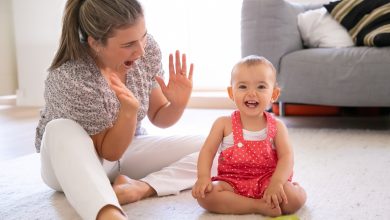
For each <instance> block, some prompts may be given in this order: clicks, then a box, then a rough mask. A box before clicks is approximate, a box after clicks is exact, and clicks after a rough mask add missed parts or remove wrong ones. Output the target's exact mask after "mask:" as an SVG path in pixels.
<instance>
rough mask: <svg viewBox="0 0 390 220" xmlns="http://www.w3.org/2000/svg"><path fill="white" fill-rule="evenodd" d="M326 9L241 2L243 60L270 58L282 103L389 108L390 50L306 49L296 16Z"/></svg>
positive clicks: (271, 0) (268, 0) (265, 0)
mask: <svg viewBox="0 0 390 220" xmlns="http://www.w3.org/2000/svg"><path fill="white" fill-rule="evenodd" d="M321 6H322V5H319V4H317V5H303V4H292V3H289V2H287V1H284V0H243V5H242V15H241V50H242V56H243V57H244V56H247V55H250V54H257V55H261V56H264V57H266V58H268V59H269V60H270V61H271V62H272V63H273V64H274V65H275V67H276V69H277V70H278V82H279V85H280V86H281V88H282V94H281V96H280V98H279V104H280V105H279V106H280V113H281V115H282V114H283V103H298V104H314V105H327V106H344V107H351V106H352V107H372V106H376V107H390V85H389V84H390V47H382V48H378V47H348V48H304V46H303V44H302V40H301V37H300V33H299V30H298V27H297V15H298V13H301V12H304V11H305V10H309V9H314V8H319V7H321Z"/></svg>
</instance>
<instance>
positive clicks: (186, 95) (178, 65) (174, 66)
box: [156, 50, 194, 107]
mask: <svg viewBox="0 0 390 220" xmlns="http://www.w3.org/2000/svg"><path fill="white" fill-rule="evenodd" d="M193 71H194V65H193V64H191V65H190V69H189V72H188V73H187V58H186V55H185V54H183V55H182V56H181V59H180V52H179V51H178V50H177V51H176V53H175V62H174V60H173V55H172V54H170V55H169V81H168V84H167V85H165V82H164V80H163V79H162V78H161V77H159V76H156V80H157V82H158V84H159V85H160V87H161V90H162V92H163V94H164V95H165V97H166V98H167V99H168V101H169V102H170V103H171V105H173V106H178V107H184V106H186V105H187V103H188V100H189V99H190V96H191V92H192V76H193Z"/></svg>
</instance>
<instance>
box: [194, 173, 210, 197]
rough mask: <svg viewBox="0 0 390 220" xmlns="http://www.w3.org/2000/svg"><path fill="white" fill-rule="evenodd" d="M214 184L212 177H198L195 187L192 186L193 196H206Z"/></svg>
mask: <svg viewBox="0 0 390 220" xmlns="http://www.w3.org/2000/svg"><path fill="white" fill-rule="evenodd" d="M212 189H213V184H212V183H211V180H210V178H198V180H197V181H196V183H195V185H194V187H192V196H193V197H194V198H195V199H197V198H204V197H205V196H206V193H208V192H211V190H212Z"/></svg>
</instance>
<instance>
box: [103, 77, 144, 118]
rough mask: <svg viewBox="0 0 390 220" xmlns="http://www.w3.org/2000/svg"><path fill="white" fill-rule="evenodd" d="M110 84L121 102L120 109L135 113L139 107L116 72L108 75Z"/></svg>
mask: <svg viewBox="0 0 390 220" xmlns="http://www.w3.org/2000/svg"><path fill="white" fill-rule="evenodd" d="M109 79H110V86H111V89H112V90H113V91H114V92H115V94H116V96H117V97H118V99H119V102H120V104H121V110H123V111H125V112H128V113H137V112H138V109H139V107H140V104H139V101H138V100H137V98H136V97H135V96H134V94H133V93H132V92H131V91H130V90H129V89H128V88H127V87H126V86H125V84H123V83H122V81H121V80H120V79H119V77H118V76H117V75H116V74H111V75H110V78H109Z"/></svg>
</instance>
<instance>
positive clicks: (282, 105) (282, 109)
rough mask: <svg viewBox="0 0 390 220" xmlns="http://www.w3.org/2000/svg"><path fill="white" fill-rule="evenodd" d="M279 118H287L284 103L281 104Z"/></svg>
mask: <svg viewBox="0 0 390 220" xmlns="http://www.w3.org/2000/svg"><path fill="white" fill-rule="evenodd" d="M279 116H280V117H283V116H285V112H284V103H283V102H279Z"/></svg>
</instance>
